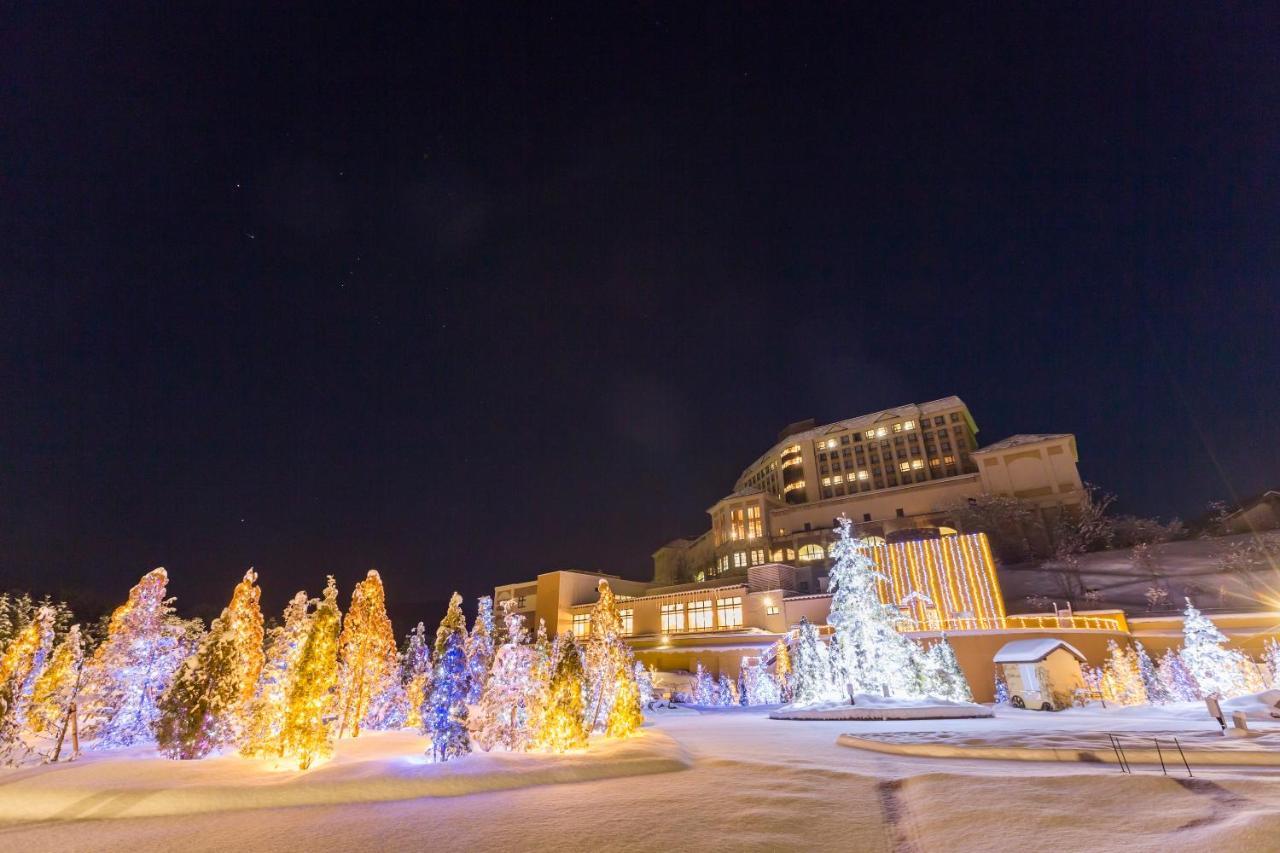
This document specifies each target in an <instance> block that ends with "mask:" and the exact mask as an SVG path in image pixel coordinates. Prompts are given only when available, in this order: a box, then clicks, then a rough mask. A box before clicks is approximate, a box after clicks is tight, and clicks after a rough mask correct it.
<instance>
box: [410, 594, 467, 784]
mask: <svg viewBox="0 0 1280 853" xmlns="http://www.w3.org/2000/svg"><path fill="white" fill-rule="evenodd" d="M446 618H447V617H446ZM437 636H438V635H437ZM465 637H466V635H465V634H464V633H463V631H462V629H461V628H459V629H458V630H456V631H450V632H449V633H447V634H446V635H445V638H444V649H443V650H442V651H441V652H440V654H438V655H436V662H435V671H434V672H433V673H432V676H431V695H430V696H429V697H428V699H427V705H426V708H424V710H423V713H422V716H423V719H424V721H425V722H426V725H427V734H429V735H431V752H430V755H431V760H432V761H437V762H444V761H449V760H451V759H454V758H459V757H461V756H463V755H466V754H467V753H469V752H470V751H471V741H470V738H469V737H468V735H467V687H468V682H469V678H468V673H467V654H466V649H465V644H466V639H465Z"/></svg>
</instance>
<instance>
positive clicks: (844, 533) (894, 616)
mask: <svg viewBox="0 0 1280 853" xmlns="http://www.w3.org/2000/svg"><path fill="white" fill-rule="evenodd" d="M838 521H839V526H838V527H837V528H836V531H835V534H836V538H835V541H834V542H833V543H832V544H831V548H830V554H831V556H832V558H833V560H834V561H835V562H834V564H833V565H832V567H831V572H830V589H831V592H832V595H831V613H830V615H829V616H828V617H827V621H828V623H830V624H831V626H832V627H833V628H834V629H835V632H836V634H837V635H843V636H844V641H843V642H842V643H841V649H842V650H843V651H844V652H845V653H846V654H848V655H849V658H850V659H849V660H848V661H847V663H845V666H846V668H847V671H848V672H849V675H850V680H851V682H852V683H853V684H854V685H855V686H856V687H857V688H858V689H860V690H861V691H862V692H868V693H876V694H878V693H880V692H881V691H882V690H885V689H887V690H888V692H889V693H890V695H894V696H906V697H912V696H919V695H920V692H921V682H922V678H921V675H922V665H923V664H922V653H921V651H920V647H919V646H918V645H917V644H916V643H915V642H913V641H912V640H911V639H910V638H908V637H905V636H903V635H902V634H900V633H898V629H897V621H898V618H899V614H898V612H897V608H896V607H894V606H892V605H886V604H884V603H883V602H882V601H881V600H880V594H879V591H878V589H877V583H878V582H879V581H880V580H882V579H884V575H882V574H881V573H880V571H879V570H878V569H877V568H876V565H875V563H874V562H873V561H872V560H871V558H870V557H869V556H867V553H866V552H867V549H866V546H864V545H863V544H862V543H861V542H860V541H858V540H857V539H855V538H854V537H853V532H852V527H851V523H850V521H849V519H848V518H845V517H841V518H840V519H838ZM797 668H798V665H797ZM797 692H798V691H797ZM796 701H800V700H799V699H798V698H797V700H796ZM812 701H820V700H812Z"/></svg>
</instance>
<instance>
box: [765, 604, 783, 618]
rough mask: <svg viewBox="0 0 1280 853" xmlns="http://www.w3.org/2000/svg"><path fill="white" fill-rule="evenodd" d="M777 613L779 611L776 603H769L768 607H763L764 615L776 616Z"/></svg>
mask: <svg viewBox="0 0 1280 853" xmlns="http://www.w3.org/2000/svg"><path fill="white" fill-rule="evenodd" d="M778 613H779V610H778V605H776V604H770V605H769V606H768V607H766V608H765V609H764V615H765V616H777V615H778Z"/></svg>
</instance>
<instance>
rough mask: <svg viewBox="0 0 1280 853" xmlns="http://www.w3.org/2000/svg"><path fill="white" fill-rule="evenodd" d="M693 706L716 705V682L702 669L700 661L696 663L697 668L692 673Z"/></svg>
mask: <svg viewBox="0 0 1280 853" xmlns="http://www.w3.org/2000/svg"><path fill="white" fill-rule="evenodd" d="M693 704H695V705H714V704H716V681H715V679H714V678H712V677H711V673H710V672H708V671H707V670H706V668H705V667H703V665H702V661H698V663H697V667H696V668H695V669H694V672H693Z"/></svg>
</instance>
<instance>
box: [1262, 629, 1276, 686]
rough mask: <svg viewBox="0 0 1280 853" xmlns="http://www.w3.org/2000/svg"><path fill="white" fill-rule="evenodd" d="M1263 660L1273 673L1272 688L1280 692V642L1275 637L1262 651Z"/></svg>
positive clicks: (1268, 669) (1268, 641)
mask: <svg viewBox="0 0 1280 853" xmlns="http://www.w3.org/2000/svg"><path fill="white" fill-rule="evenodd" d="M1262 660H1263V663H1265V664H1266V667H1267V671H1268V672H1270V673H1271V687H1272V688H1273V689H1278V690H1280V642H1277V640H1276V638H1275V637H1272V638H1271V639H1269V640H1267V644H1266V645H1265V646H1263V649H1262Z"/></svg>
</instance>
